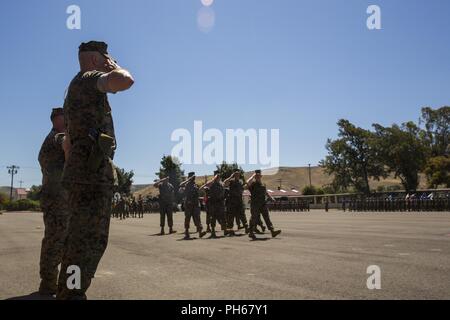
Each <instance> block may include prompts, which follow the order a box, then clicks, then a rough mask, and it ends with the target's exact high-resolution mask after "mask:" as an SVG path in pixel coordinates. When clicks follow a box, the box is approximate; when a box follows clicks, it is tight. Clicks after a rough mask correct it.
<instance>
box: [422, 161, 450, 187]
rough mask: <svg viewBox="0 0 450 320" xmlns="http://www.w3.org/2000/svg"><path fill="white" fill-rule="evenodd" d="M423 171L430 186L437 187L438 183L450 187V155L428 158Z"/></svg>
mask: <svg viewBox="0 0 450 320" xmlns="http://www.w3.org/2000/svg"><path fill="white" fill-rule="evenodd" d="M424 171H425V174H426V175H427V178H428V184H429V186H430V187H431V188H437V187H438V186H440V185H444V186H445V187H446V188H450V157H445V156H441V157H433V158H430V159H429V160H428V162H427V164H426V166H425V170H424Z"/></svg>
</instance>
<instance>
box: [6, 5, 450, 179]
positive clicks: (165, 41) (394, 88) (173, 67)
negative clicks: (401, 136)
mask: <svg viewBox="0 0 450 320" xmlns="http://www.w3.org/2000/svg"><path fill="white" fill-rule="evenodd" d="M71 4H76V5H78V6H80V8H81V13H82V17H81V18H82V29H81V30H68V29H67V28H66V19H67V17H68V14H66V8H67V7H68V6H69V5H71ZM370 4H377V5H379V6H380V7H381V12H382V30H375V31H369V30H368V29H367V27H366V19H367V17H368V15H367V14H366V9H367V7H368V5H370ZM201 8H202V3H201V1H200V0H130V1H119V0H113V1H111V0H108V1H107V0H89V1H80V0H75V1H63V0H58V1H56V0H46V1H29V0H26V1H25V0H16V1H8V2H6V1H2V9H1V11H0V39H1V41H2V50H0V64H1V70H2V71H3V76H2V77H0V87H1V88H2V89H1V91H0V108H1V109H0V111H1V113H0V114H1V115H0V137H1V139H0V186H1V185H8V184H9V176H8V173H7V169H6V166H7V165H10V164H16V165H19V166H21V170H20V171H19V174H18V176H17V180H23V181H24V186H30V185H32V184H39V183H40V171H39V164H38V162H37V155H38V151H39V148H40V146H41V143H42V140H43V139H44V137H45V136H46V134H47V133H48V131H49V130H50V123H49V112H50V110H51V108H52V107H55V106H59V105H62V103H63V98H64V92H65V89H66V87H67V86H68V83H69V82H70V80H71V79H72V78H73V76H74V75H75V74H76V73H77V71H78V62H77V48H78V45H79V44H80V42H83V41H88V40H92V39H95V40H104V41H106V42H108V43H109V49H110V53H111V54H112V55H113V56H115V57H116V58H117V60H118V61H119V63H120V64H121V65H122V66H123V67H126V68H127V69H129V70H130V71H131V72H132V73H133V75H134V77H135V80H136V83H135V86H134V87H133V88H132V90H130V91H128V92H125V93H121V94H118V95H113V96H111V97H110V102H111V105H112V108H113V114H114V119H115V126H116V134H117V138H118V144H119V148H118V151H117V154H116V158H115V162H116V164H117V165H118V166H120V167H124V168H126V169H128V170H130V169H133V170H134V171H135V173H136V179H135V182H136V183H149V182H151V181H152V180H153V178H154V172H155V171H156V170H157V169H158V166H159V161H160V158H161V156H162V155H163V154H169V153H170V151H171V149H172V147H173V146H174V144H175V143H174V142H172V141H170V135H171V133H172V131H173V130H175V129H177V128H186V129H189V130H192V128H193V122H194V120H202V121H203V125H204V127H205V128H218V129H221V130H225V129H226V128H232V129H233V128H244V129H245V128H267V129H271V128H276V129H280V162H281V164H282V165H284V166H304V165H307V164H308V163H312V164H317V162H318V161H319V160H321V159H322V158H323V157H324V156H325V153H326V152H325V149H324V144H325V142H326V139H327V138H329V137H335V136H336V133H337V128H336V122H337V120H338V119H340V118H347V119H349V120H351V121H352V122H355V123H356V124H358V125H360V126H363V127H370V125H371V124H372V123H374V122H377V123H381V124H384V125H389V124H392V123H394V122H397V123H400V122H404V121H408V120H416V119H417V118H418V117H419V110H420V108H421V107H423V106H432V107H440V106H443V105H448V104H449V101H450V90H449V89H450V62H449V61H450V41H449V31H450V19H449V14H450V2H449V1H446V0H431V1H418V0H417V1H416V0H407V1H406V0H397V1H382V0H372V1H364V0H328V1H325V0H323V1H322V0H308V1H306V0H305V1H301V0H242V1H238V0H215V1H214V3H213V5H212V6H211V7H210V9H211V10H213V11H214V14H215V25H214V27H213V28H212V29H211V30H210V31H209V32H208V33H205V32H202V31H201V30H199V28H198V26H197V14H198V12H199V10H200V9H201ZM185 169H186V170H191V169H193V170H196V171H197V172H199V173H201V174H203V173H206V172H209V171H210V169H211V168H210V167H207V166H185Z"/></svg>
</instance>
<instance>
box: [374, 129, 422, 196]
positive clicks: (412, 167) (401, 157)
mask: <svg viewBox="0 0 450 320" xmlns="http://www.w3.org/2000/svg"><path fill="white" fill-rule="evenodd" d="M373 127H374V128H375V136H376V138H377V139H376V147H375V149H376V151H377V152H376V156H377V157H378V159H379V162H380V163H382V164H384V165H385V166H386V167H387V170H388V171H389V172H390V173H393V174H394V176H395V178H399V179H400V181H401V183H402V185H403V187H404V189H405V190H406V191H408V192H410V191H415V190H416V189H417V187H418V185H419V173H420V172H421V171H422V170H423V168H424V166H425V163H426V159H427V148H426V146H425V144H424V143H423V139H421V130H420V129H419V127H417V126H416V125H415V124H414V123H413V122H408V123H404V124H402V126H398V125H396V124H394V125H392V126H391V127H383V126H381V125H379V124H374V125H373Z"/></svg>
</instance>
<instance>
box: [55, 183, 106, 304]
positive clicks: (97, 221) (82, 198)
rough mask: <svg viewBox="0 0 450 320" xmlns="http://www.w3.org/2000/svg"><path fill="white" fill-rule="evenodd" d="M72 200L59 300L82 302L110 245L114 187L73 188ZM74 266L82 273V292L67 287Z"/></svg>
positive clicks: (82, 186) (70, 193) (75, 186)
mask: <svg viewBox="0 0 450 320" xmlns="http://www.w3.org/2000/svg"><path fill="white" fill-rule="evenodd" d="M68 199H69V201H68V204H69V215H70V221H69V229H68V234H67V240H66V245H65V248H64V255H63V258H62V263H61V272H60V275H59V279H58V291H57V295H56V298H57V299H80V298H81V299H82V298H85V297H86V291H87V289H88V288H89V286H90V284H91V279H92V278H93V277H94V275H95V272H96V270H97V266H98V264H99V262H100V259H101V258H102V256H103V253H104V252H105V250H106V247H107V244H108V237H109V224H110V220H111V203H112V188H111V187H109V186H99V185H72V186H71V187H70V189H69V193H68ZM70 266H77V267H78V268H79V270H80V272H81V274H80V275H81V277H80V280H81V281H80V283H81V287H80V289H77V288H75V289H69V288H68V286H67V278H68V277H69V276H70V275H71V274H68V273H67V270H68V267H70Z"/></svg>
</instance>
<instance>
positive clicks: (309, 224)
mask: <svg viewBox="0 0 450 320" xmlns="http://www.w3.org/2000/svg"><path fill="white" fill-rule="evenodd" d="M272 217H273V221H274V223H275V225H276V226H277V227H279V228H281V229H282V230H283V233H282V234H281V236H280V237H279V238H276V239H270V237H269V235H268V234H267V235H266V236H262V237H263V238H264V240H263V241H249V239H248V238H247V237H246V236H242V237H234V238H222V239H217V240H208V239H197V240H192V241H183V240H181V238H182V235H181V233H179V234H176V235H170V236H163V237H161V236H155V235H154V234H156V233H157V232H158V231H159V227H158V223H159V222H158V220H159V216H158V215H146V216H145V218H144V219H141V220H139V219H129V220H126V221H118V220H114V221H113V223H112V226H111V238H110V243H109V247H108V249H107V252H106V254H105V256H104V258H103V260H102V262H101V264H100V266H99V270H98V271H97V274H96V278H95V280H94V281H93V283H92V286H91V289H90V290H89V291H88V297H89V298H90V299H311V298H314V299H386V298H387V299H450V212H448V213H416V214H410V213H408V214H405V213H403V214H401V213H392V214H391V213H363V214H355V213H338V212H335V213H325V212H321V211H313V212H311V213H272ZM202 218H203V219H204V216H202ZM41 219H42V216H41V214H39V213H4V214H3V215H0V266H1V272H0V298H2V299H5V298H11V297H18V296H25V295H28V294H30V293H32V292H34V291H35V290H36V287H37V285H38V258H39V250H40V241H41V238H42V234H43V231H44V230H43V223H42V221H41ZM182 221H183V216H182V214H180V213H178V214H176V216H175V223H176V229H177V230H179V231H181V229H182ZM260 237H261V236H260ZM369 265H378V266H379V267H380V268H381V286H382V288H381V290H368V289H367V287H366V280H367V277H368V276H369V275H368V274H366V269H367V267H368V266H369Z"/></svg>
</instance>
